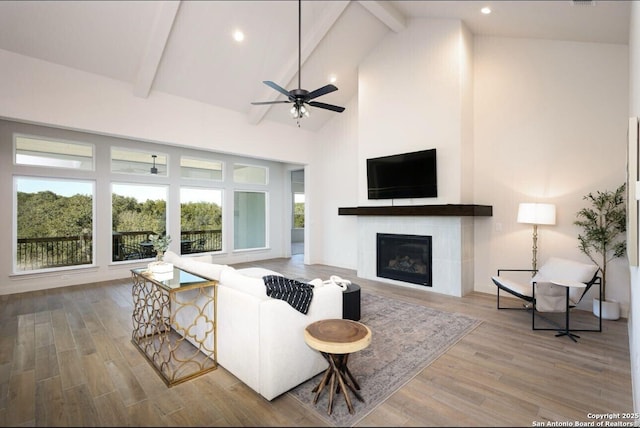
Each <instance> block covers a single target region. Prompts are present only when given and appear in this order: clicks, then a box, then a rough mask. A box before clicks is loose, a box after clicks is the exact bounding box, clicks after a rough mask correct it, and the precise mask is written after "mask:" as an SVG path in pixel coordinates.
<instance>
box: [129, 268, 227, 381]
mask: <svg viewBox="0 0 640 428" xmlns="http://www.w3.org/2000/svg"><path fill="white" fill-rule="evenodd" d="M131 273H132V279H133V287H132V289H131V293H132V297H133V314H132V322H133V333H132V336H131V342H132V343H133V344H134V345H135V346H136V347H137V348H138V350H139V351H140V352H141V353H142V354H143V355H144V356H145V357H146V358H147V360H149V362H150V363H151V365H152V367H153V368H154V369H155V370H156V372H157V373H158V374H159V375H160V376H161V377H162V379H163V380H164V382H165V383H166V384H167V386H169V387H171V386H173V385H177V384H179V383H182V382H185V381H187V380H190V379H193V378H195V377H197V376H200V375H203V374H205V373H208V372H210V371H212V370H215V369H216V368H217V367H218V358H217V351H216V341H217V308H216V304H217V293H218V287H217V285H218V283H217V281H212V280H209V279H206V278H202V277H200V276H198V275H195V274H192V273H190V272H187V271H184V270H182V269H179V268H174V269H173V272H169V273H166V274H154V273H152V272H150V271H149V270H147V269H144V268H142V269H132V270H131ZM188 291H191V292H188ZM179 314H184V318H187V319H189V320H190V323H189V324H188V325H181V324H180V323H179V322H178V318H182V317H179V316H178V315H179Z"/></svg>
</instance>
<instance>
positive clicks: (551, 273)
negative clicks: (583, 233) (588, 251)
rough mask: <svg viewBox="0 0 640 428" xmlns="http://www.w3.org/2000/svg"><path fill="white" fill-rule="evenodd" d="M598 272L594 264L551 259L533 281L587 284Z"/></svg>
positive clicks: (556, 258)
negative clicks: (564, 281)
mask: <svg viewBox="0 0 640 428" xmlns="http://www.w3.org/2000/svg"><path fill="white" fill-rule="evenodd" d="M597 270H598V266H596V265H593V264H586V263H580V262H576V261H573V260H567V259H561V258H558V257H551V258H549V260H547V261H546V262H545V263H544V264H543V265H542V267H540V269H539V270H538V273H536V275H535V276H534V277H533V279H532V281H535V282H540V281H550V280H552V279H563V280H569V281H579V282H585V283H586V282H589V281H591V279H593V276H594V275H595V274H596V272H597Z"/></svg>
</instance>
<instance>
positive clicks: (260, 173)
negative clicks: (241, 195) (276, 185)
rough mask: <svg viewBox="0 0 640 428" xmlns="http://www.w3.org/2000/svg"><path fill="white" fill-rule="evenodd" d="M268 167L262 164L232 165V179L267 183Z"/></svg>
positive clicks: (238, 181)
mask: <svg viewBox="0 0 640 428" xmlns="http://www.w3.org/2000/svg"><path fill="white" fill-rule="evenodd" d="M267 175H268V169H267V168H265V167H263V166H252V165H242V164H238V163H236V164H234V165H233V181H234V182H236V183H244V184H267V179H268V177H267Z"/></svg>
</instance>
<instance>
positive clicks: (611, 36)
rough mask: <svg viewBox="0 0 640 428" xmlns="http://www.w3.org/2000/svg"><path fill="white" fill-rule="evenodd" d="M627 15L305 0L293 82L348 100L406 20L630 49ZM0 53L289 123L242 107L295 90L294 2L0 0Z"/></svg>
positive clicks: (268, 110) (571, 8)
mask: <svg viewBox="0 0 640 428" xmlns="http://www.w3.org/2000/svg"><path fill="white" fill-rule="evenodd" d="M483 6H490V7H491V8H492V13H491V14H489V15H483V14H481V13H480V9H481V8H482V7H483ZM629 11H630V2H628V1H597V0H596V1H584V0H582V1H581V0H578V1H575V0H574V1H571V0H555V1H373V0H365V1H333V0H332V1H316V0H314V1H309V0H305V1H303V2H302V35H301V39H302V44H301V47H302V49H301V51H302V55H301V57H302V63H303V65H302V72H301V86H302V88H303V89H307V90H313V89H316V88H319V87H321V86H324V85H326V84H327V83H329V82H328V79H329V76H330V75H333V76H335V77H336V79H337V80H336V82H335V85H336V86H337V87H338V88H339V90H338V91H336V92H333V93H331V94H328V95H324V96H322V97H321V98H318V99H317V101H322V102H326V103H330V104H337V105H341V106H345V105H346V104H347V103H348V102H349V100H351V99H352V98H353V96H354V95H355V94H356V93H357V70H358V65H359V64H360V62H361V61H362V59H363V58H365V57H366V55H367V54H368V53H369V52H370V50H371V49H372V48H373V47H374V46H376V44H378V43H379V42H380V41H381V40H382V38H384V37H385V36H386V35H387V34H389V33H390V32H401V31H403V29H404V28H405V27H406V26H407V25H408V22H409V21H410V20H412V19H422V18H440V19H459V20H462V21H463V22H464V23H465V25H466V26H467V27H468V28H469V29H470V30H471V32H472V33H473V34H475V35H486V36H503V37H528V38H543V39H555V40H568V41H579V42H597V43H616V44H627V40H628V33H629ZM236 30H241V31H243V32H244V34H245V38H244V40H243V41H242V42H236V41H235V40H234V38H233V33H234V32H235V31H236ZM0 49H4V50H8V51H12V52H15V53H18V54H21V55H26V56H29V57H34V58H38V59H41V60H44V61H49V62H52V63H56V64H60V65H63V66H66V67H71V68H74V69H79V70H83V71H86V72H89V73H95V74H98V75H102V76H104V77H107V78H111V79H116V80H119V81H122V82H125V83H126V84H128V85H130V86H131V94H132V96H136V97H142V98H145V97H148V96H150V94H152V93H153V92H154V91H161V92H165V93H169V94H172V95H176V96H180V97H185V98H190V99H193V100H197V101H199V102H203V103H207V104H211V105H215V106H219V107H223V108H227V109H231V110H234V111H237V112H240V113H242V114H245V115H246V117H247V121H248V123H252V124H257V123H259V122H260V121H262V120H273V121H278V122H282V123H285V124H289V125H291V126H296V124H295V120H292V119H291V118H290V116H289V113H288V110H289V107H290V106H289V105H287V104H275V105H270V106H255V105H252V104H251V102H252V101H271V100H283V99H285V97H284V96H283V95H281V94H279V93H278V92H277V91H275V90H273V89H272V88H269V87H268V86H266V85H264V84H263V83H262V81H264V80H271V81H273V82H275V83H277V84H278V85H280V86H282V87H284V88H286V89H295V88H297V82H298V77H297V71H298V2H297V1H291V0H288V1H264V0H262V1H184V0H183V1H1V2H0ZM1 75H2V71H1V67H0V76H1ZM336 114H340V113H335V112H331V111H326V110H322V109H318V108H312V112H311V117H310V118H305V119H303V125H302V126H304V127H305V128H307V129H311V130H315V129H319V128H320V127H321V126H322V125H324V124H325V123H326V121H327V120H329V119H331V118H332V117H334V115H336Z"/></svg>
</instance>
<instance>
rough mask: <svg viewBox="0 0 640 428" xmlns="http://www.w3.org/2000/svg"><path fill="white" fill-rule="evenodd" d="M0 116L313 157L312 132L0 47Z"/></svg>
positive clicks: (272, 155)
mask: <svg viewBox="0 0 640 428" xmlns="http://www.w3.org/2000/svg"><path fill="white" fill-rule="evenodd" d="M0 70H1V73H2V79H0V94H2V96H0V118H2V117H4V118H9V119H17V120H23V121H27V122H35V123H42V124H49V125H53V126H58V127H62V128H69V129H76V130H87V131H91V132H95V133H102V134H107V135H115V136H123V137H127V138H132V139H137V140H147V141H153V142H162V143H168V144H177V145H183V146H188V147H195V148H202V149H205V150H215V151H218V152H221V153H239V154H243V155H246V156H252V157H257V158H264V159H271V160H279V161H284V162H292V163H306V162H308V161H309V160H310V157H309V155H310V153H311V148H312V145H311V141H312V140H313V135H314V134H313V133H311V132H309V131H306V130H305V129H304V128H295V127H292V126H286V125H282V124H278V123H275V122H269V121H263V122H261V123H260V124H259V125H257V126H254V125H249V124H248V123H247V118H246V115H244V114H241V113H236V112H232V111H229V110H225V109H222V108H218V107H215V106H211V105H207V104H204V103H200V102H196V101H192V100H187V99H184V98H180V97H176V96H172V95H168V94H165V93H160V92H157V91H151V94H150V95H149V97H148V98H139V97H136V96H134V95H133V88H132V87H131V85H128V84H126V83H123V82H121V81H117V80H112V79H107V78H104V77H101V76H98V75H95V74H91V73H86V72H83V71H79V70H74V69H71V68H67V67H63V66H60V65H57V64H52V63H48V62H46V61H42V60H37V59H33V58H29V57H25V56H22V55H17V54H15V53H12V52H9V51H4V50H0Z"/></svg>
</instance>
